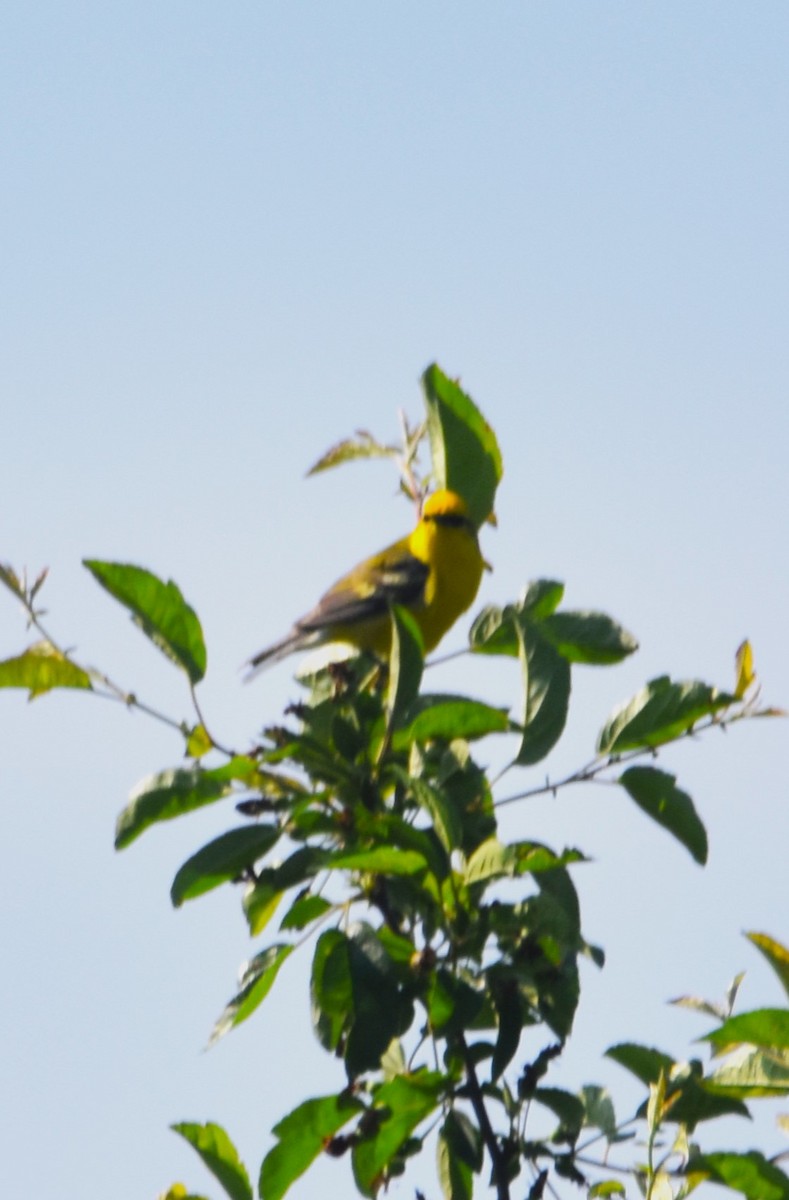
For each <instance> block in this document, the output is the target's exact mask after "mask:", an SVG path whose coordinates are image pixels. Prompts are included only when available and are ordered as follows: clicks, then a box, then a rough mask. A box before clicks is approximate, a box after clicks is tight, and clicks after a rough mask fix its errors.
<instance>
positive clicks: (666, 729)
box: [597, 675, 736, 754]
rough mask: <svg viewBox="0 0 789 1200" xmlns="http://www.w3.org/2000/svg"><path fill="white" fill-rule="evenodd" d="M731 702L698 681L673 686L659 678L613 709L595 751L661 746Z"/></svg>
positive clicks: (726, 697) (603, 752)
mask: <svg viewBox="0 0 789 1200" xmlns="http://www.w3.org/2000/svg"><path fill="white" fill-rule="evenodd" d="M735 702H736V697H735V696H731V695H729V694H728V693H726V692H720V691H718V689H717V688H714V687H710V686H709V684H706V683H700V682H699V681H698V680H689V681H687V682H684V683H674V682H672V680H671V679H669V677H668V675H661V676H660V678H659V679H653V680H651V682H650V683H648V684H647V685H646V687H645V688H642V690H641V691H640V692H638V693H637V695H635V696H633V698H632V700H627V701H625V703H624V704H621V705H620V706H619V707H618V708H617V709H615V710H614V712H613V713H612V714H611V716H610V717H609V718H608V720H607V721H606V723H605V725H604V726H603V728H602V730H601V731H600V736H599V737H598V739H597V752H598V754H621V753H622V751H624V750H637V749H639V748H640V747H641V746H661V745H663V743H664V742H671V741H674V740H675V739H676V738H678V737H681V736H682V734H684V733H687V732H688V730H689V729H692V728H693V726H694V725H696V724H697V723H698V722H699V721H700V720H702V718H704V717H711V716H714V715H715V713H717V712H720V711H721V710H722V709H724V708H729V707H730V705H732V704H734V703H735Z"/></svg>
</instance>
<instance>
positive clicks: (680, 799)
mask: <svg viewBox="0 0 789 1200" xmlns="http://www.w3.org/2000/svg"><path fill="white" fill-rule="evenodd" d="M618 782H619V783H621V785H622V787H623V788H624V789H625V791H626V792H627V794H628V795H629V796H630V798H631V799H632V800H635V802H636V804H637V805H638V807H639V808H640V809H641V810H642V812H645V813H646V814H647V816H649V817H651V818H652V820H653V821H657V823H658V825H662V826H663V828H664V829H667V830H668V832H669V833H671V834H673V836H674V837H675V838H676V839H677V841H679V842H681V843H682V845H683V846H684V847H685V849H686V850H688V851H689V852H690V854H691V855H692V856H693V858H694V859H695V860H696V862H697V863H700V864H701V865H702V866H703V865H704V863H706V861H707V849H708V847H707V832H706V830H705V828H704V826H703V824H702V823H701V821H700V820H699V816H698V814H697V812H696V809H695V808H694V806H693V801H692V800H691V798H690V796H689V795H688V794H687V792H683V791H682V790H681V789H680V788H678V787H676V776H674V775H669V774H668V773H667V772H666V771H659V770H658V769H657V768H656V767H629V768H628V769H627V770H626V771H624V772H623V773H622V774H621V775H620V776H619V780H618Z"/></svg>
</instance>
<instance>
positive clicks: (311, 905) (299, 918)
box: [279, 895, 331, 929]
mask: <svg viewBox="0 0 789 1200" xmlns="http://www.w3.org/2000/svg"><path fill="white" fill-rule="evenodd" d="M330 908H331V904H330V903H329V901H328V900H324V898H323V896H312V895H306V896H299V897H298V899H296V900H294V901H293V903H292V904H291V906H290V908H289V909H288V911H287V912H286V913H285V916H284V917H283V918H282V920H281V921H280V923H279V927H280V929H304V928H305V927H306V926H307V925H311V924H312V922H313V921H317V920H318V918H319V917H322V916H323V914H324V913H326V912H328V911H329V909H330Z"/></svg>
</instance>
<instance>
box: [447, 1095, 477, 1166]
mask: <svg viewBox="0 0 789 1200" xmlns="http://www.w3.org/2000/svg"><path fill="white" fill-rule="evenodd" d="M443 1133H444V1137H445V1138H446V1140H447V1142H448V1143H449V1145H450V1146H451V1148H452V1152H453V1154H454V1155H455V1156H456V1158H459V1159H460V1161H461V1162H464V1163H467V1164H468V1166H470V1167H471V1169H472V1171H474V1172H475V1173H476V1174H479V1172H480V1171H481V1170H482V1165H483V1162H484V1150H483V1145H482V1134H481V1133H480V1131H479V1129H478V1128H477V1126H476V1125H475V1124H474V1122H473V1121H472V1120H471V1119H470V1118H469V1117H468V1116H467V1115H466V1114H465V1113H464V1112H461V1111H460V1110H459V1109H457V1108H452V1109H450V1110H449V1113H448V1114H447V1119H446V1120H445V1121H444V1125H443Z"/></svg>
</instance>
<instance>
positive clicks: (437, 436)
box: [422, 363, 503, 527]
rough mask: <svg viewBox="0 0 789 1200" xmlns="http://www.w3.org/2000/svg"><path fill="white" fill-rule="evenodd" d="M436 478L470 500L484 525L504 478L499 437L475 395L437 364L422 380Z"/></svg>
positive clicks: (476, 517) (472, 511) (471, 508)
mask: <svg viewBox="0 0 789 1200" xmlns="http://www.w3.org/2000/svg"><path fill="white" fill-rule="evenodd" d="M422 386H423V388H424V393H425V407H426V408H427V431H428V436H429V438H430V453H431V457H432V460H433V474H434V476H435V478H436V481H437V483H438V486H439V487H444V488H449V489H450V490H451V491H453V492H457V493H458V494H459V495H461V496H462V497H463V499H464V500H465V501H466V503H467V505H468V509H469V514H470V516H471V518H472V520H473V521H474V522H475V523H476V525H477V526H478V527H479V526H480V525H481V524H482V522H483V521H485V520H486V519H487V517H488V516H490V514H491V513H492V512H493V504H494V500H495V497H496V488H497V487H498V484H499V480H500V479H501V476H502V470H503V468H502V462H501V452H500V450H499V447H498V443H497V441H496V435H495V434H494V432H493V430H492V429H491V428H490V426H489V425H488V423H487V421H486V420H485V418H484V417H483V416H482V413H481V412H480V411H479V409H478V408H477V406H476V404H475V403H474V401H473V400H472V399H471V397H470V396H467V395H466V393H465V392H463V391H462V390H461V388H460V386H459V385H458V384H457V383H455V382H454V381H453V380H451V379H449V378H447V376H446V375H445V374H444V373H443V371H442V370H441V369H440V368H439V367H437V366H436V365H435V363H433V364H432V365H431V366H429V367H428V368H427V370H426V371H425V373H424V375H423V376H422Z"/></svg>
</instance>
